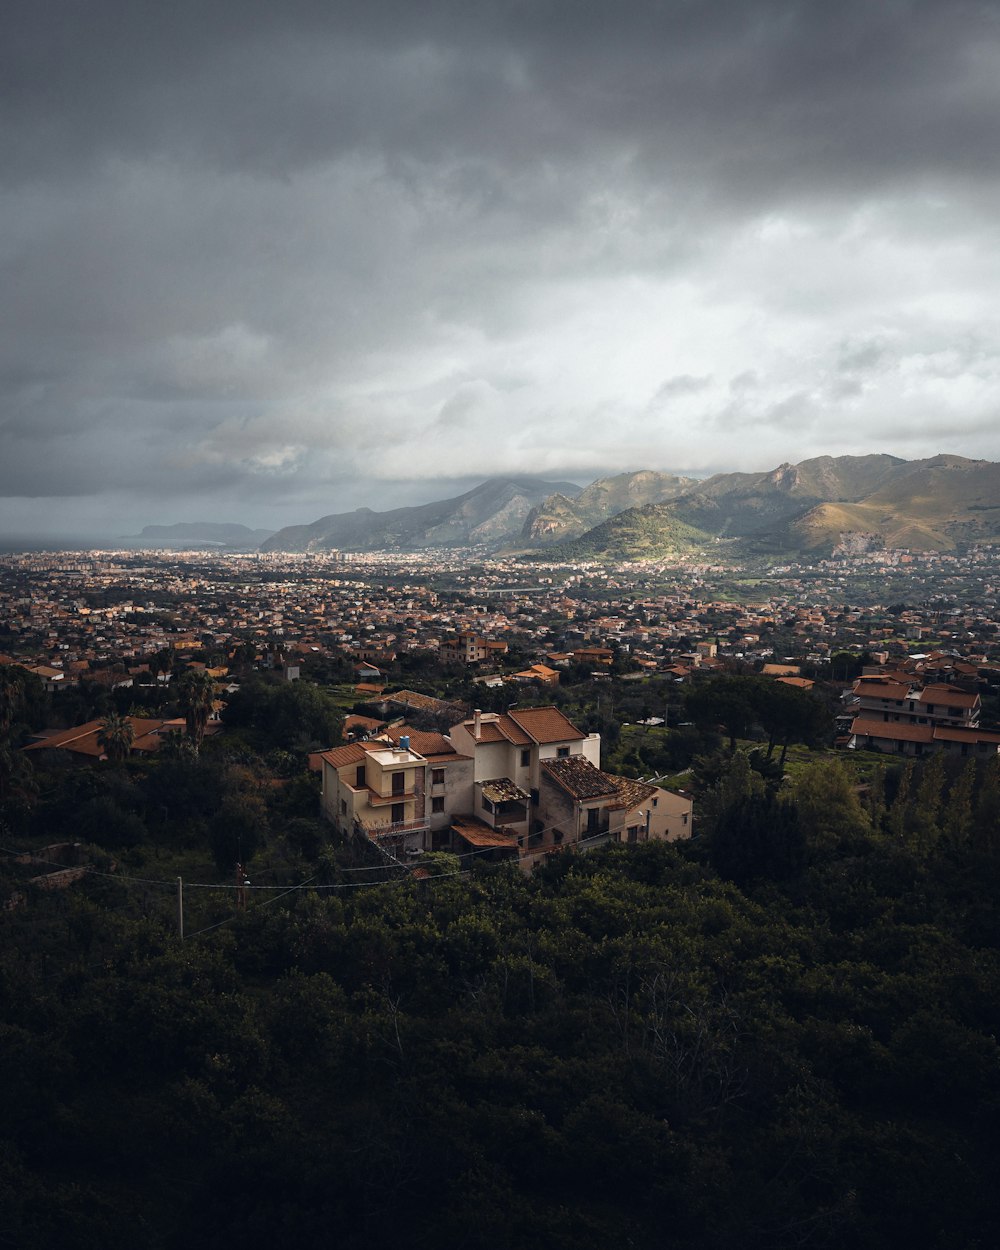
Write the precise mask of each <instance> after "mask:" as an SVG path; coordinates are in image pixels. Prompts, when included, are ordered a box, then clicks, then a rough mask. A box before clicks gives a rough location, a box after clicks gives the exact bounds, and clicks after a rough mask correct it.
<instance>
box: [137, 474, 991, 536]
mask: <svg viewBox="0 0 1000 1250" xmlns="http://www.w3.org/2000/svg"><path fill="white" fill-rule="evenodd" d="M128 541H130V542H132V543H136V544H139V545H145V546H154V545H157V546H182V545H194V544H201V545H216V546H225V547H227V548H235V547H242V548H243V549H247V548H252V547H253V546H255V545H256V544H257V543H259V545H260V550H262V551H287V552H308V551H317V552H322V551H330V550H343V551H421V550H431V549H434V548H443V547H452V548H455V547H477V548H480V549H486V550H489V551H494V552H499V551H506V552H510V553H523V554H535V555H538V556H539V557H542V558H545V559H550V560H561V559H569V560H581V559H586V560H610V559H618V560H620V559H665V558H669V557H671V556H676V555H693V554H695V553H703V554H714V555H716V556H717V555H718V554H719V553H720V552H721V551H725V552H726V553H727V554H733V555H737V556H753V555H759V556H774V557H777V558H781V557H783V556H790V555H794V554H799V555H811V556H821V555H828V554H830V553H831V552H833V551H836V550H865V549H872V548H875V549H877V548H880V547H888V548H908V549H910V550H916V551H950V550H954V549H955V548H957V547H961V546H963V545H965V544H968V543H971V542H987V543H990V542H1000V464H996V463H993V462H992V461H988V460H968V459H966V458H965V457H963V456H952V455H940V456H933V457H930V458H929V459H925V460H904V459H902V458H900V457H898V456H890V455H870V456H818V457H816V458H814V459H810V460H803V461H802V462H801V463H799V464H781V465H779V466H778V467H777V468H775V469H771V470H769V471H767V472H759V473H719V474H716V475H715V476H714V477H709V478H706V479H704V480H698V479H696V478H691V477H683V476H679V475H677V474H672V473H661V472H655V471H653V470H648V469H644V470H640V471H638V472H634V473H619V474H617V475H615V476H611V477H605V478H599V479H598V480H597V481H595V482H591V483H590V485H589V486H586V487H583V488H581V487H580V486H578V485H576V484H575V483H573V482H558V481H547V480H545V479H542V478H535V477H494V478H489V479H488V480H487V481H485V482H482V483H480V485H478V486H476V487H475V488H474V489H472V490H469V491H466V492H465V493H464V494H462V495H457V496H454V497H452V498H449V499H440V500H436V501H434V502H432V503H426V504H420V505H417V506H414V507H406V508H393V509H391V510H389V511H386V512H376V511H373V510H372V509H371V508H358V509H357V510H355V511H354V512H342V513H331V514H330V515H328V516H323V517H320V518H319V520H317V521H313V522H312V523H311V524H308V525H293V526H288V527H286V528H285V529H281V530H279V531H277V533H272V534H269V532H268V531H252V530H249V529H247V527H246V526H238V525H208V524H201V523H192V524H187V525H172V526H151V525H147V526H146V528H145V529H144V530H143V532H142V534H141V535H138V536H136V537H135V538H133V539H130V540H128Z"/></svg>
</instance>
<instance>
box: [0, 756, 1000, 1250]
mask: <svg viewBox="0 0 1000 1250" xmlns="http://www.w3.org/2000/svg"><path fill="white" fill-rule="evenodd" d="M737 772H739V770H737ZM817 776H818V774H817ZM963 777H964V779H963ZM963 777H956V778H953V779H950V781H947V783H945V782H943V781H942V779H941V778H937V779H935V780H934V783H933V785H931V784H930V783H927V784H923V783H922V781H921V778H920V776H919V775H913V774H910V775H907V776H906V777H905V779H904V778H903V777H897V778H895V779H894V782H893V786H894V788H895V790H896V793H895V795H894V796H892V795H890V796H889V797H888V798H886V796H885V795H883V794H879V795H877V796H875V797H870V799H869V800H868V801H867V803H868V805H867V807H866V806H865V805H863V804H859V803H858V802H857V799H856V795H855V792H854V791H853V790H852V789H851V787H849V786H847V787H845V786H844V784H843V777H842V776H841V777H840V778H839V779H838V778H837V777H836V776H834V777H833V780H831V781H830V783H829V785H828V786H827V788H826V790H823V789H822V784H821V783H818V782H815V781H814V785H813V787H812V788H813V789H815V785H817V784H818V785H819V786H820V791H819V793H818V794H817V795H816V796H815V797H814V801H813V806H812V807H811V808H810V806H809V802H808V793H809V792H810V787H808V786H807V787H804V788H803V789H802V791H801V795H800V798H801V804H800V805H799V806H795V805H792V804H789V803H784V802H782V803H780V804H778V803H777V801H776V800H769V798H768V796H767V794H766V793H762V792H761V791H760V788H759V786H756V783H754V782H753V781H752V779H750V781H749V782H748V780H747V776H746V770H745V769H744V772H743V779H742V782H741V783H740V785H737V786H735V789H734V790H733V793H732V794H730V795H729V797H728V798H727V797H726V795H725V794H723V793H722V791H721V790H720V789H719V788H718V787H719V785H720V782H716V783H715V786H716V789H715V792H714V794H715V799H714V801H715V803H716V808H715V811H714V815H713V817H712V821H713V831H712V832H711V833H709V834H706V836H705V837H703V838H701V839H698V840H697V841H696V842H695V843H692V844H690V845H687V846H681V847H671V846H666V845H662V844H655V845H646V846H639V847H632V848H619V847H613V848H608V849H606V850H605V851H603V852H601V853H598V854H593V855H590V856H572V857H571V856H563V857H561V858H559V859H557V860H555V861H554V862H552V863H551V864H550V865H549V866H548V867H547V868H546V869H545V870H543V871H540V872H539V873H537V874H536V875H535V876H534V877H533V878H532V879H525V878H524V877H522V876H521V875H520V874H519V873H518V872H517V870H516V869H508V868H494V869H485V870H479V871H477V872H475V873H474V874H473V875H471V876H449V875H442V876H437V877H431V878H430V879H429V880H427V881H424V882H417V881H413V880H412V879H410V878H409V877H408V876H407V877H406V879H403V880H400V881H383V882H380V883H372V882H371V874H369V873H367V872H366V871H359V872H354V873H350V872H348V871H346V870H343V871H341V872H340V875H339V879H336V880H328V883H327V888H324V889H320V890H316V889H313V888H309V889H304V890H300V891H296V892H293V893H291V894H288V895H285V896H284V897H281V898H275V897H274V896H272V895H271V894H264V895H261V896H257V895H253V894H252V895H251V897H250V900H249V902H248V904H247V907H246V909H245V910H244V911H242V912H237V913H234V912H233V911H232V909H230V910H229V911H228V912H227V913H226V914H227V915H228V916H229V917H230V920H229V923H226V924H224V925H221V926H220V927H217V928H213V929H210V930H208V931H206V932H203V933H201V934H199V935H197V936H189V937H188V939H187V940H186V941H184V942H183V943H182V942H181V941H179V939H178V938H177V936H176V934H175V933H174V932H173V930H172V929H171V927H170V925H169V924H168V923H166V921H165V917H164V915H163V913H162V912H158V911H157V910H156V908H155V907H150V905H149V900H148V893H149V889H150V887H143V886H142V885H141V883H137V882H135V881H129V880H118V879H116V875H115V874H111V875H110V876H96V875H92V876H89V877H86V878H84V879H83V880H82V881H81V882H79V883H78V884H77V886H75V887H74V889H73V890H72V891H66V892H62V893H53V894H44V895H33V896H32V897H31V899H30V901H29V903H28V905H26V906H24V907H21V908H19V909H17V910H15V911H10V912H7V913H6V914H4V916H3V919H2V922H0V923H2V926H3V944H2V954H0V1004H2V1006H0V1020H2V1024H0V1070H2V1071H3V1073H4V1077H5V1095H4V1098H3V1100H2V1102H0V1210H2V1211H3V1217H2V1220H0V1225H2V1227H0V1244H2V1245H10V1246H18V1247H35V1246H38V1247H54V1246H58V1247H61V1248H65V1250H71V1248H74V1247H88V1248H89V1247H94V1248H95V1250H96V1248H98V1247H100V1248H101V1250H111V1248H117V1247H122V1248H128V1250H132V1248H133V1247H136V1246H143V1247H152V1248H155V1250H159V1248H164V1250H167V1248H170V1250H181V1248H182V1247H184V1248H187V1247H219V1248H220V1250H221V1248H222V1247H231V1246H242V1247H258V1246H259V1247H264V1246H267V1247H274V1246H299V1247H311V1246H328V1245H329V1246H338V1247H347V1248H352V1250H353V1248H354V1247H358V1248H361V1247H365V1248H366V1250H371V1248H374V1247H394V1248H397V1250H398V1248H401V1247H427V1248H430V1247H452V1246H455V1247H459V1246H461V1247H506V1246H510V1247H520V1246H524V1247H546V1248H547V1247H566V1248H567V1250H568V1248H569V1247H573V1248H574V1250H578V1248H587V1250H590V1248H593V1250H605V1248H606V1247H609V1246H616V1247H617V1246H634V1247H671V1246H674V1247H679V1248H681V1247H683V1248H685V1250H688V1248H690V1250H694V1248H695V1247H698V1248H699V1250H702V1248H705V1247H709V1248H718V1250H723V1248H725V1250H729V1248H732V1250H736V1248H737V1247H740V1248H743V1247H762V1248H763V1247H769V1248H770V1247H799V1246H809V1247H864V1248H866V1250H867V1248H872V1250H875V1248H877V1247H899V1246H909V1247H915V1246H917V1247H924V1246H926V1247H941V1248H949V1250H951V1248H955V1250H958V1248H959V1247H961V1248H962V1250H968V1248H970V1247H983V1248H984V1250H985V1248H986V1247H991V1246H995V1245H997V1244H1000V1215H998V1208H997V1204H996V1193H995V1178H996V1176H997V1175H998V1173H1000V1145H998V1137H997V1133H996V1123H997V1114H998V1111H1000V1051H998V1047H997V1042H996V1040H995V1039H996V1034H997V1030H998V1026H1000V992H998V991H1000V979H998V967H1000V961H998V950H997V944H998V939H1000V928H998V924H997V908H996V900H997V897H998V893H1000V851H998V847H997V844H996V832H997V825H996V815H997V812H996V800H997V793H998V792H997V777H996V769H995V766H990V767H989V768H987V769H985V770H984V769H980V770H979V771H978V775H977V776H973V772H972V771H969V772H967V773H965V774H963ZM922 784H923V794H924V799H928V798H929V799H930V800H931V806H932V808H933V811H932V812H931V816H930V817H929V818H928V819H926V820H924V819H923V818H922V816H921V808H922V807H923V806H925V804H923V802H922V803H921V804H918V803H917V802H916V796H917V795H918V794H919V793H921V785H922ZM944 784H947V786H950V790H948V789H947V788H946V789H945V790H944V791H942V789H941V786H942V785H944ZM755 786H756V788H755ZM956 787H959V788H960V793H958V794H955V799H956V802H959V801H960V802H961V804H962V813H963V816H962V820H961V821H958V822H956V821H955V820H951V819H946V817H945V813H946V811H947V810H948V805H947V803H942V802H941V801H940V800H941V796H942V794H944V796H945V797H946V798H947V796H948V794H949V793H953V792H954V791H955V790H956ZM900 791H902V798H900ZM935 794H936V795H937V796H938V799H937V805H936V806H934V796H935ZM769 802H770V803H771V807H770V808H769V807H768V804H769ZM768 811H770V815H771V819H770V820H768V819H765V818H764V815H762V813H763V814H765V815H766V813H767V812H768ZM894 812H895V816H894V815H893V813H894ZM733 822H743V827H745V828H746V829H747V830H749V831H750V834H749V835H748V836H749V838H750V841H749V842H746V843H744V845H747V846H750V848H751V852H752V853H751V852H747V853H738V848H736V849H734V840H733V838H732V837H731V836H729V835H727V834H726V833H725V830H727V829H730V828H732V827H734V825H733ZM771 827H774V828H777V829H778V831H779V833H778V834H776V835H775V836H776V837H777V838H778V841H779V842H780V844H781V847H782V848H783V850H782V851H781V853H780V854H776V855H771V854H770V853H769V852H768V850H767V846H768V833H767V830H768V829H769V828H771ZM789 848H792V849H791V851H790V850H789ZM358 866H359V867H361V868H362V869H364V868H365V865H363V864H361V865H358ZM444 867H445V871H446V872H447V871H448V866H447V864H445V865H444ZM4 871H5V873H6V874H7V876H8V879H7V881H6V883H5V885H6V888H7V889H9V888H10V885H11V882H12V877H11V875H10V874H11V873H12V872H13V869H11V868H10V867H8V868H7V869H5V870H4ZM375 875H381V874H375ZM737 882H738V884H737ZM144 888H145V891H146V892H145V893H144V892H143V891H144ZM144 909H145V910H146V911H147V912H148V914H147V915H145V916H144V915H143V914H142V913H143V910H144Z"/></svg>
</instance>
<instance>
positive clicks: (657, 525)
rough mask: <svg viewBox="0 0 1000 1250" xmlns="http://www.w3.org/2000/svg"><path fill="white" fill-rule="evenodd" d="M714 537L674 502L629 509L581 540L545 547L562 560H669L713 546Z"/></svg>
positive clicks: (550, 553)
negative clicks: (681, 513)
mask: <svg viewBox="0 0 1000 1250" xmlns="http://www.w3.org/2000/svg"><path fill="white" fill-rule="evenodd" d="M714 541H715V540H714V539H713V537H712V535H711V534H706V533H705V532H704V531H703V530H699V529H696V528H695V527H694V526H692V525H688V524H686V523H685V522H684V521H683V520H681V519H680V517H678V515H677V513H676V511H675V508H674V505H673V504H672V503H652V504H647V505H646V506H645V507H643V508H627V509H626V510H625V511H624V512H620V513H619V514H618V515H617V516H614V517H610V518H609V519H608V520H607V521H602V522H601V524H600V525H597V526H595V527H594V529H592V530H588V532H587V533H586V534H583V535H581V536H580V537H579V538H570V539H567V540H566V541H564V542H561V543H556V544H554V545H553V546H550V547H547V548H545V556H546V557H547V558H558V559H560V560H564V559H565V560H594V559H607V560H669V559H672V558H673V557H675V556H682V555H690V554H691V553H693V552H697V551H701V550H703V549H705V548H706V547H708V546H710V545H711V544H712V543H713V542H714Z"/></svg>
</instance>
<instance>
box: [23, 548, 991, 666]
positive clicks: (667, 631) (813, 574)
mask: <svg viewBox="0 0 1000 1250" xmlns="http://www.w3.org/2000/svg"><path fill="white" fill-rule="evenodd" d="M0 620H2V625H0V653H2V655H3V659H4V660H5V661H7V662H9V661H11V660H13V661H16V662H17V663H19V664H22V665H25V666H27V667H30V668H31V669H32V670H33V671H34V672H36V673H37V674H38V676H39V677H41V678H42V679H43V680H44V681H45V683H46V684H47V685H49V686H50V687H52V688H67V687H69V686H71V685H73V684H75V683H78V682H79V681H81V680H88V681H95V682H100V683H103V684H106V685H108V686H111V687H118V686H123V685H131V684H132V683H141V682H142V681H143V680H144V679H146V680H148V674H149V672H150V660H151V659H152V657H154V656H155V655H156V654H157V653H158V652H162V651H163V650H165V649H166V650H168V651H169V652H170V653H171V655H172V656H174V657H181V656H183V655H184V654H185V653H190V652H194V651H199V652H201V651H206V650H207V651H208V652H211V653H212V655H213V656H214V657H215V659H216V660H217V661H218V663H217V665H216V667H217V668H226V667H227V662H228V659H229V654H230V652H231V651H232V649H233V648H234V647H235V646H237V645H238V644H241V643H247V642H251V643H255V644H256V645H257V646H258V647H260V648H262V649H266V648H267V647H268V645H271V646H272V648H273V647H275V646H276V647H277V648H278V649H279V650H280V651H281V652H282V655H283V657H284V659H285V660H286V662H287V663H289V664H291V665H293V666H294V667H299V668H302V667H303V666H305V667H308V665H309V664H310V663H315V662H316V661H317V660H319V659H323V660H326V661H330V660H334V661H337V662H339V663H342V664H345V665H346V664H349V665H354V666H355V669H354V675H355V676H356V677H358V678H359V679H364V683H365V684H368V685H373V684H382V685H385V684H387V683H388V682H390V681H391V680H392V679H393V678H394V677H395V676H401V675H402V674H403V673H404V672H405V671H406V669H407V667H408V665H410V666H412V662H413V661H414V660H415V659H418V658H423V659H425V660H439V661H442V662H448V663H462V664H466V665H468V666H469V667H471V668H473V669H475V670H477V671H481V673H482V675H483V676H487V675H488V673H489V672H491V671H492V670H496V672H497V675H504V676H507V677H509V678H511V679H518V680H521V681H522V682H524V681H531V680H532V679H533V678H532V677H531V675H530V673H531V669H532V666H533V665H535V666H541V668H542V670H545V671H542V672H541V673H540V674H536V675H535V679H536V680H539V681H541V682H543V683H544V682H545V681H546V680H549V681H551V680H552V678H553V675H557V674H558V671H559V669H560V667H564V666H565V665H567V664H568V663H570V662H574V661H575V662H581V661H582V662H586V663H592V667H593V668H594V670H595V671H596V672H598V673H599V671H600V668H601V662H602V661H606V660H607V659H608V656H609V655H610V654H611V653H612V652H614V653H615V654H617V655H619V656H625V657H628V659H629V661H630V664H629V667H630V668H632V669H633V670H634V672H635V674H636V676H637V677H638V676H641V675H642V674H643V673H647V674H669V675H671V676H673V677H675V678H678V679H680V680H684V679H685V678H687V677H688V676H689V675H690V673H691V672H692V670H693V669H702V668H727V667H734V666H742V667H743V668H746V667H747V666H754V665H756V666H760V665H763V664H765V663H769V662H781V663H786V664H794V665H797V666H801V667H802V669H803V672H805V673H806V674H807V675H809V676H813V677H816V676H819V677H830V678H837V677H838V676H839V675H840V674H838V671H837V665H836V662H835V657H836V656H837V655H838V653H840V652H855V653H858V654H860V653H863V652H867V653H868V654H869V657H870V662H871V663H874V664H890V663H892V662H895V661H898V660H904V659H907V660H908V659H913V658H914V657H915V656H920V655H922V654H924V653H928V654H929V653H931V652H938V653H946V654H947V656H948V658H949V660H950V661H951V662H952V663H953V664H957V665H958V666H959V668H960V669H961V671H962V674H963V675H966V676H967V675H969V674H970V673H971V672H972V671H978V670H979V669H987V670H988V669H991V668H992V667H993V666H994V665H995V664H996V663H997V661H998V660H1000V637H998V631H1000V556H998V555H997V554H996V553H995V552H994V551H993V550H992V549H991V548H988V547H983V548H980V549H973V550H971V551H969V552H967V553H965V554H961V555H941V554H937V553H909V552H905V551H879V552H872V553H868V554H861V555H857V556H844V557H841V558H832V559H824V560H821V561H819V562H817V563H815V564H805V563H802V564H785V565H779V566H776V567H770V568H765V567H757V568H755V567H753V566H739V565H732V566H725V565H721V564H720V565H708V564H701V563H697V564H695V563H678V564H652V563H624V564H621V565H617V566H607V565H596V564H588V563H581V564H562V565H555V564H544V563H530V564H529V563H525V562H524V561H523V560H514V559H504V558H496V559H489V558H483V559H480V560H472V561H470V560H469V557H468V553H467V552H458V551H455V552H449V551H444V552H436V553H434V554H432V555H428V554H425V553H421V554H417V555H399V554H392V555H379V554H374V555H373V554H370V553H366V554H364V555H352V554H350V553H341V552H333V553H329V554H311V555H288V554H262V553H253V554H245V555H240V554H215V553H204V552H194V553H183V552H182V553H164V552H131V551H129V552H114V551H105V552H87V553H81V552H67V553H52V552H47V553H29V554H11V555H4V556H0ZM464 636H471V638H472V639H478V640H480V641H479V642H473V641H470V638H469V637H464ZM508 650H510V651H511V653H512V654H516V655H517V656H518V657H519V659H524V660H526V661H527V663H526V664H525V666H524V667H523V668H518V669H516V670H515V669H512V668H511V666H510V665H509V664H507V663H505V659H506V655H507V652H508ZM546 674H547V675H546ZM219 675H220V676H223V675H224V674H223V673H221V672H220V674H219Z"/></svg>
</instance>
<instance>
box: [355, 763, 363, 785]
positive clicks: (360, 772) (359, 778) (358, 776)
mask: <svg viewBox="0 0 1000 1250" xmlns="http://www.w3.org/2000/svg"><path fill="white" fill-rule="evenodd" d="M354 784H355V786H356V787H358V788H359V789H360V788H362V787H363V786H364V784H365V766H364V764H359V765H358V771H357V773H356V774H355V777H354Z"/></svg>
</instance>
